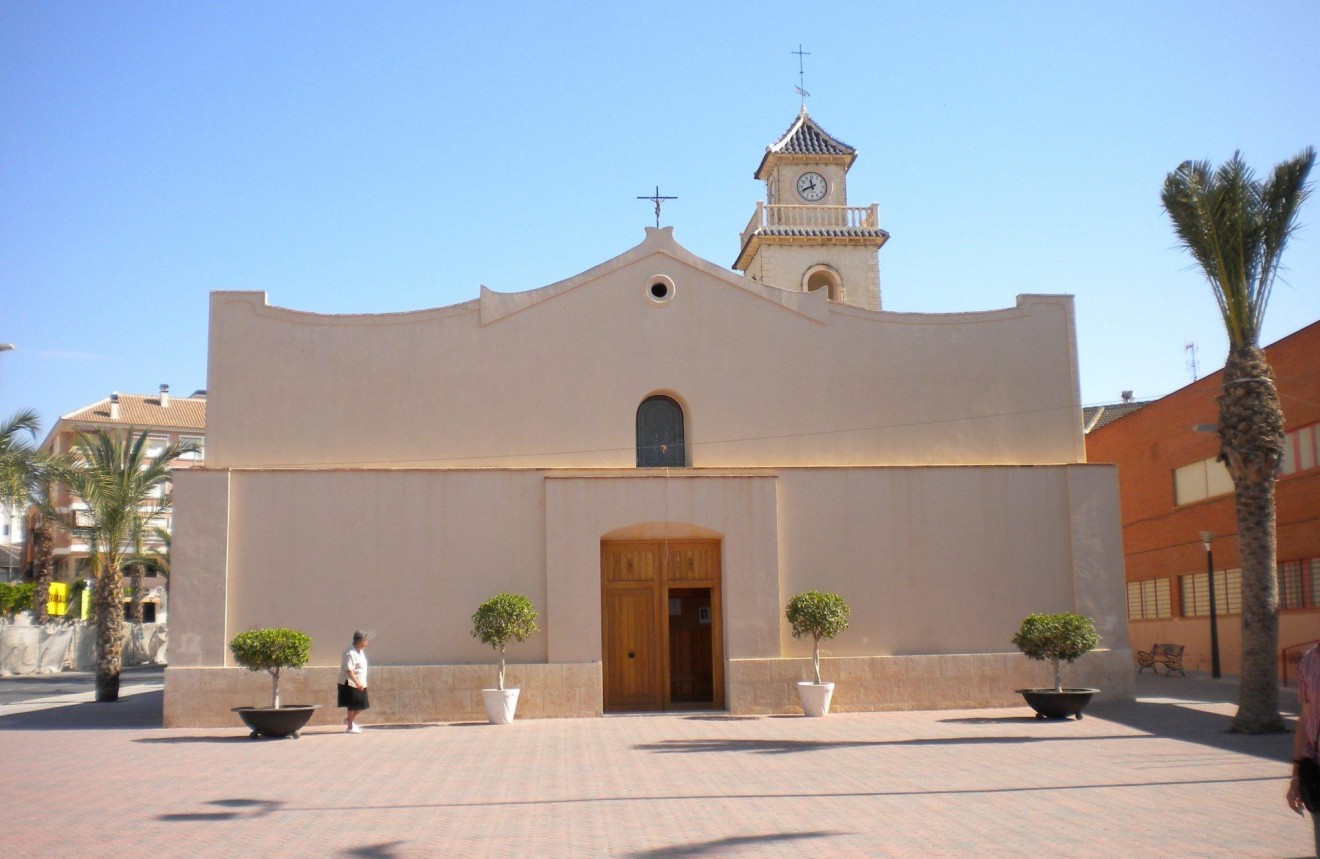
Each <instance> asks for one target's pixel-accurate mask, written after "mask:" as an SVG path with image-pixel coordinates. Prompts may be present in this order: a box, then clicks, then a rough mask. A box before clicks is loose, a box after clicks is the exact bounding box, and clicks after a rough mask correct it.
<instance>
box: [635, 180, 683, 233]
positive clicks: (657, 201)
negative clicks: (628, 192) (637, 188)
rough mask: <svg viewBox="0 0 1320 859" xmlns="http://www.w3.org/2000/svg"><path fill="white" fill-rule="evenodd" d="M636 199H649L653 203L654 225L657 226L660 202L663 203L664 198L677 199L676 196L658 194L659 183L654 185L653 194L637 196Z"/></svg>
mask: <svg viewBox="0 0 1320 859" xmlns="http://www.w3.org/2000/svg"><path fill="white" fill-rule="evenodd" d="M637 199H639V200H650V201H651V202H653V203H655V225H656V227H657V228H659V226H660V204H661V203H663V202H664V201H665V200H677V199H678V198H677V197H665V196H662V195H661V194H660V186H659V185H656V186H655V193H654V194H652V195H651V196H649V197H638V198H637Z"/></svg>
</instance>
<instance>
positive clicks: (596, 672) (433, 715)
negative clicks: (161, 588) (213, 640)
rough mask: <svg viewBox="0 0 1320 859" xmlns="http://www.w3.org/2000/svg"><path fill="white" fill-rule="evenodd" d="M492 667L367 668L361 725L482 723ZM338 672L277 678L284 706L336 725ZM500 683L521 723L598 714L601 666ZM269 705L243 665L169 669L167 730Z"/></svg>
mask: <svg viewBox="0 0 1320 859" xmlns="http://www.w3.org/2000/svg"><path fill="white" fill-rule="evenodd" d="M496 673H497V666H496V665H493V664H492V665H380V666H375V665H373V666H372V667H371V676H370V694H371V709H370V710H369V711H368V712H367V714H366V715H364V716H363V717H362V721H363V724H367V725H370V724H372V723H373V722H375V723H381V724H408V723H429V722H484V721H486V710H485V707H484V706H483V704H482V701H481V690H482V689H483V688H486V689H489V688H493V687H494V686H495V678H496ZM338 680H339V669H338V667H332V666H314V667H310V668H305V669H303V670H301V671H285V672H282V673H281V675H280V700H281V701H282V702H283V703H285V704H320V705H321V709H320V710H318V711H317V712H316V716H315V717H314V718H313V719H312V721H311V723H310V727H313V728H314V727H316V726H318V725H339V724H340V723H341V722H342V721H343V718H344V714H343V711H342V710H339V709H338V708H337V707H336V685H335V684H336V683H337V682H338ZM504 685H505V686H507V687H518V688H520V689H522V693H521V694H520V695H519V698H518V718H519V719H546V718H562V717H586V716H599V715H601V670H600V663H598V662H596V663H560V664H555V665H509V666H508V667H507V669H506V670H505V674H504ZM245 706H258V707H268V706H270V675H269V674H267V673H266V672H264V671H262V672H259V673H256V672H251V671H247V670H244V669H242V668H167V669H166V670H165V720H164V721H165V727H167V728H223V727H241V726H239V724H238V717H237V716H235V715H234V714H233V713H231V712H230V708H231V707H245Z"/></svg>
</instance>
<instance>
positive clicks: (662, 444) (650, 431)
mask: <svg viewBox="0 0 1320 859" xmlns="http://www.w3.org/2000/svg"><path fill="white" fill-rule="evenodd" d="M686 465H687V448H686V446H685V445H684V443H683V407H682V406H680V405H679V404H678V403H676V402H675V401H674V400H673V399H671V398H670V397H663V396H655V397H647V398H646V399H645V400H642V404H641V405H640V406H638V407H637V467H638V468H666V467H668V468H683V467H684V466H686Z"/></svg>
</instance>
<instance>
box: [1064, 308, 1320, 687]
mask: <svg viewBox="0 0 1320 859" xmlns="http://www.w3.org/2000/svg"><path fill="white" fill-rule="evenodd" d="M1265 351H1266V354H1267V355H1268V356H1269V360H1270V363H1271V365H1272V366H1273V368H1274V373H1275V378H1276V380H1277V382H1278V386H1279V394H1280V399H1281V401H1282V404H1283V410H1284V415H1285V417H1286V419H1287V429H1288V430H1294V429H1297V428H1298V427H1302V426H1306V425H1308V424H1313V423H1316V422H1320V323H1315V324H1312V325H1310V326H1309V327H1307V328H1304V329H1302V330H1301V331H1298V332H1297V333H1295V334H1293V335H1291V336H1289V337H1286V338H1284V339H1283V340H1280V341H1278V342H1277V343H1274V344H1272V345H1270V346H1268V347H1266V350H1265ZM1221 377H1222V372H1216V373H1214V374H1213V375H1211V376H1207V377H1206V378H1204V379H1200V380H1198V381H1196V382H1194V383H1193V384H1191V385H1188V386H1187V387H1185V388H1182V389H1181V390H1178V391H1175V392H1173V393H1172V394H1169V395H1168V396H1167V397H1164V398H1163V399H1161V400H1157V401H1156V402H1153V403H1151V404H1150V405H1148V406H1145V407H1143V408H1141V409H1138V410H1137V411H1135V412H1133V413H1132V414H1130V415H1127V416H1125V417H1122V418H1119V419H1118V420H1116V421H1114V422H1113V423H1111V424H1107V425H1106V426H1103V427H1099V428H1098V429H1095V430H1093V431H1092V432H1091V433H1090V434H1088V435H1087V437H1086V454H1087V459H1088V460H1089V461H1090V462H1112V463H1116V464H1117V465H1118V486H1119V498H1120V503H1121V505H1122V517H1123V552H1124V560H1125V564H1126V571H1127V572H1126V576H1127V580H1128V581H1129V582H1133V581H1141V580H1144V579H1152V578H1162V577H1165V576H1168V577H1169V578H1170V579H1171V580H1172V581H1171V585H1172V587H1171V591H1172V594H1171V597H1172V603H1173V614H1174V617H1173V618H1172V620H1161V621H1132V622H1130V623H1129V624H1128V632H1129V635H1130V638H1131V641H1132V646H1133V648H1134V649H1145V648H1146V647H1148V646H1149V645H1150V644H1151V643H1154V641H1156V640H1164V638H1158V639H1157V638H1151V636H1152V635H1157V636H1163V637H1165V638H1168V637H1170V636H1177V638H1176V639H1174V638H1170V639H1169V640H1174V641H1176V643H1180V644H1186V645H1187V648H1188V650H1187V655H1188V660H1187V661H1188V666H1189V667H1196V666H1197V664H1198V663H1204V665H1203V667H1208V664H1209V663H1208V655H1207V654H1208V652H1209V632H1208V630H1209V623H1208V618H1188V619H1186V620H1183V619H1181V618H1180V617H1179V611H1178V608H1179V595H1178V579H1177V577H1178V576H1180V575H1186V574H1188V573H1199V572H1205V569H1206V558H1205V549H1204V548H1203V546H1202V545H1201V541H1200V537H1199V534H1200V532H1201V531H1213V532H1215V533H1216V534H1217V535H1218V536H1217V538H1216V539H1215V541H1214V543H1213V548H1214V561H1215V569H1217V570H1223V569H1233V568H1237V567H1238V545H1237V524H1236V521H1235V518H1234V507H1233V496H1232V495H1231V494H1230V495H1221V496H1218V497H1215V498H1207V499H1205V500H1204V501H1198V502H1195V503H1192V504H1187V505H1184V506H1182V507H1177V506H1175V504H1174V489H1173V472H1174V470H1175V469H1177V468H1179V467H1181V466H1184V465H1189V464H1191V463H1194V462H1197V461H1199V460H1202V459H1206V458H1208V457H1213V456H1214V455H1215V454H1216V453H1217V452H1218V448H1219V438H1218V436H1217V435H1214V434H1210V433H1200V432H1196V431H1194V430H1193V429H1192V427H1193V426H1194V425H1195V424H1215V423H1218V421H1219V405H1218V402H1217V401H1216V400H1215V397H1216V395H1217V394H1218V392H1219V385H1220V380H1221ZM1277 500H1278V556H1279V560H1280V561H1289V560H1296V559H1300V558H1316V557H1320V469H1311V470H1310V471H1307V472H1301V473H1296V474H1293V475H1291V476H1288V477H1283V478H1281V479H1280V480H1279V482H1278V484H1277ZM1219 625H1220V630H1221V631H1220V660H1221V664H1222V665H1223V668H1224V670H1225V672H1227V673H1236V672H1237V666H1238V665H1239V664H1240V652H1239V646H1238V641H1239V638H1238V631H1237V626H1238V619H1237V617H1236V616H1230V617H1227V618H1222V619H1221V621H1220V624H1219ZM1225 627H1231V629H1229V630H1225ZM1317 638H1320V611H1310V610H1308V611H1285V612H1282V613H1281V617H1280V640H1279V644H1280V646H1281V647H1283V646H1288V645H1290V644H1296V643H1299V642H1300V641H1303V640H1310V639H1317ZM1188 639H1191V640H1188Z"/></svg>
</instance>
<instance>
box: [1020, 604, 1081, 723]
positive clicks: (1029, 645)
mask: <svg viewBox="0 0 1320 859" xmlns="http://www.w3.org/2000/svg"><path fill="white" fill-rule="evenodd" d="M1013 643H1014V644H1016V645H1017V647H1018V649H1019V650H1021V651H1022V652H1023V653H1024V654H1026V655H1027V657H1028V658H1030V659H1039V660H1041V661H1042V662H1044V661H1049V662H1053V663H1054V688H1052V689H1018V690H1017V691H1018V692H1019V693H1021V695H1022V697H1023V698H1025V699H1026V700H1027V703H1028V704H1030V705H1031V708H1032V709H1033V710H1035V711H1036V718H1037V719H1066V718H1068V717H1069V716H1076V717H1077V718H1078V719H1080V718H1082V710H1083V709H1084V708H1085V707H1086V705H1087V704H1088V703H1090V701H1091V696H1092V695H1094V694H1096V693H1097V692H1099V691H1100V690H1099V689H1084V688H1079V689H1065V688H1063V685H1062V684H1061V683H1060V681H1059V663H1060V662H1068V663H1072V662H1075V661H1077V659H1078V658H1079V657H1081V656H1082V655H1083V654H1084V653H1086V652H1087V651H1089V650H1091V649H1093V648H1094V647H1095V646H1096V645H1097V644H1099V643H1100V636H1099V635H1098V634H1097V633H1096V631H1095V621H1093V620H1091V618H1089V617H1086V616H1085V615H1080V614H1072V613H1069V612H1064V613H1061V614H1030V615H1027V617H1026V619H1025V620H1023V621H1022V626H1021V627H1020V628H1019V629H1018V631H1017V634H1016V635H1014V636H1013Z"/></svg>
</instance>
